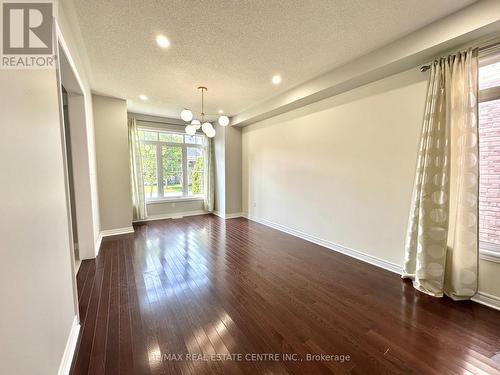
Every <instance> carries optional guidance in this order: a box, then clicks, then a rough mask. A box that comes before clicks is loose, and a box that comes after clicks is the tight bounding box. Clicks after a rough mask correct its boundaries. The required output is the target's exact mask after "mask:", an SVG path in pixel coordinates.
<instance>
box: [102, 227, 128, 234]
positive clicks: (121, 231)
mask: <svg viewBox="0 0 500 375" xmlns="http://www.w3.org/2000/svg"><path fill="white" fill-rule="evenodd" d="M127 233H134V227H133V226H129V227H123V228H116V229H106V230H102V231H101V236H102V237H108V236H118V235H119V234H127Z"/></svg>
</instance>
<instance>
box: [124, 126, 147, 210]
mask: <svg viewBox="0 0 500 375" xmlns="http://www.w3.org/2000/svg"><path fill="white" fill-rule="evenodd" d="M128 147H129V152H130V180H131V182H132V208H133V218H134V220H142V219H145V218H146V217H147V211H146V198H145V196H144V180H143V176H142V160H141V149H140V147H141V146H140V143H139V131H138V130H137V124H136V121H135V118H130V119H129V120H128Z"/></svg>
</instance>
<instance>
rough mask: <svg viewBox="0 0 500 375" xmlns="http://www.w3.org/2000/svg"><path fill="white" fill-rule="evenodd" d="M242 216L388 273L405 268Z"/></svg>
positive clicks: (264, 220)
mask: <svg viewBox="0 0 500 375" xmlns="http://www.w3.org/2000/svg"><path fill="white" fill-rule="evenodd" d="M242 216H244V217H246V218H247V219H249V220H252V221H255V222H257V223H260V224H263V225H266V226H268V227H271V228H274V229H277V230H279V231H281V232H285V233H288V234H291V235H292V236H295V237H299V238H302V239H303V240H306V241H309V242H313V243H315V244H317V245H320V246H323V247H326V248H327V249H330V250H334V251H337V252H339V253H342V254H345V255H349V256H351V257H353V258H356V259H359V260H362V261H363V262H366V263H370V264H373V265H374V266H378V267H380V268H383V269H386V270H388V271H391V272H394V273H397V274H398V275H401V271H402V268H403V267H402V266H401V265H399V264H396V263H392V262H389V261H386V260H383V259H380V258H377V257H375V256H373V255H369V254H366V253H363V252H361V251H358V250H354V249H351V248H348V247H346V246H342V245H339V244H336V243H334V242H331V241H328V240H324V239H322V238H319V237H316V236H313V235H310V234H308V233H305V232H302V231H300V230H297V229H293V228H289V227H287V226H285V225H281V224H277V223H273V222H272V221H269V220H266V219H262V218H259V217H256V216H252V215H248V214H242Z"/></svg>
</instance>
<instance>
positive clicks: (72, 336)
mask: <svg viewBox="0 0 500 375" xmlns="http://www.w3.org/2000/svg"><path fill="white" fill-rule="evenodd" d="M79 333H80V324H79V323H78V318H77V317H76V315H75V318H74V319H73V324H72V325H71V331H70V332H69V336H68V341H66V347H65V348H64V353H63V356H62V359H61V364H60V365H59V370H58V371H57V375H68V374H69V371H70V369H71V363H72V362H73V356H74V354H75V348H76V343H77V341H78V334H79Z"/></svg>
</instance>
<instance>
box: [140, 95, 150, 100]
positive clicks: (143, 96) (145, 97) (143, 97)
mask: <svg viewBox="0 0 500 375" xmlns="http://www.w3.org/2000/svg"><path fill="white" fill-rule="evenodd" d="M139 99H141V100H144V101H146V100H148V97H147V96H146V95H144V94H141V95H139Z"/></svg>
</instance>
